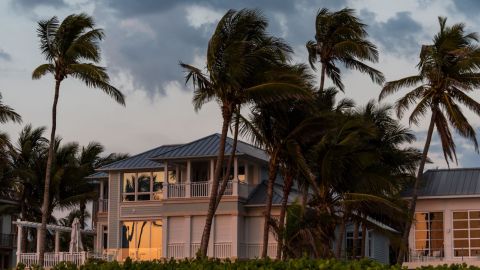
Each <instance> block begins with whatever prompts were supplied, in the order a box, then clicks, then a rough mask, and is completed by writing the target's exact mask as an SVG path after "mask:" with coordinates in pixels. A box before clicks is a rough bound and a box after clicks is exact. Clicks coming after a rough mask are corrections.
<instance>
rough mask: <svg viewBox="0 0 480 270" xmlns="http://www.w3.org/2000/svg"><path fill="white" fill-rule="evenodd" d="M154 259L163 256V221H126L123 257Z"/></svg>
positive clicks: (123, 236)
mask: <svg viewBox="0 0 480 270" xmlns="http://www.w3.org/2000/svg"><path fill="white" fill-rule="evenodd" d="M127 257H131V258H132V259H138V260H154V259H160V258H161V257H162V221H161V220H155V221H125V222H123V224H122V258H124V259H125V258H127Z"/></svg>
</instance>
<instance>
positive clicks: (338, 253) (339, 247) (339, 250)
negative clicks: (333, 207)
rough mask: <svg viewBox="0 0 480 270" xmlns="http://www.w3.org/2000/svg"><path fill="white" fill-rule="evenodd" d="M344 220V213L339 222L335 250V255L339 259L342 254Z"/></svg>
mask: <svg viewBox="0 0 480 270" xmlns="http://www.w3.org/2000/svg"><path fill="white" fill-rule="evenodd" d="M345 222H346V217H345V214H344V216H343V218H342V222H341V223H340V232H339V235H338V239H337V246H336V250H335V257H336V258H337V259H340V257H341V256H342V247H343V240H344V238H345V228H346V225H345Z"/></svg>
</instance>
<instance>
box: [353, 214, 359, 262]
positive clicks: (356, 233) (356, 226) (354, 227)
mask: <svg viewBox="0 0 480 270" xmlns="http://www.w3.org/2000/svg"><path fill="white" fill-rule="evenodd" d="M357 241H358V221H355V224H354V226H353V243H352V259H353V260H356V259H357Z"/></svg>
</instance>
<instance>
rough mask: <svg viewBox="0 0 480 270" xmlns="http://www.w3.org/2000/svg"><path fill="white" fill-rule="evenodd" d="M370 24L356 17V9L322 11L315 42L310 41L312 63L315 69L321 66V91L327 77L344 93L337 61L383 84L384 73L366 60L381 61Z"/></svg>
mask: <svg viewBox="0 0 480 270" xmlns="http://www.w3.org/2000/svg"><path fill="white" fill-rule="evenodd" d="M365 28H366V25H365V24H363V23H362V22H361V21H360V19H358V18H357V17H356V16H355V12H354V10H353V9H348V8H344V9H342V10H339V11H336V12H331V11H329V10H328V9H326V8H323V9H321V10H319V11H318V13H317V17H316V21H315V41H313V40H310V41H308V42H307V45H306V46H307V50H308V60H309V62H310V65H311V67H312V69H313V70H316V67H315V62H317V61H318V62H320V63H321V70H320V91H323V89H324V84H325V76H326V75H327V76H328V77H330V79H331V80H332V82H333V84H334V85H335V86H337V87H338V88H339V89H340V90H342V91H343V90H344V85H343V83H342V80H341V71H340V69H339V68H338V67H337V66H336V62H341V63H343V64H344V65H345V67H346V68H349V69H356V70H358V71H360V72H362V73H366V74H368V75H369V76H370V78H371V79H372V81H374V82H375V83H378V84H382V83H383V82H384V81H385V78H384V76H383V74H382V73H381V72H380V71H378V70H376V69H374V68H372V67H370V66H368V65H366V64H365V63H363V62H362V61H365V60H366V61H370V62H377V61H378V51H377V47H376V46H375V45H374V44H373V43H371V42H370V41H369V40H368V39H367V36H368V34H367V32H366V30H365Z"/></svg>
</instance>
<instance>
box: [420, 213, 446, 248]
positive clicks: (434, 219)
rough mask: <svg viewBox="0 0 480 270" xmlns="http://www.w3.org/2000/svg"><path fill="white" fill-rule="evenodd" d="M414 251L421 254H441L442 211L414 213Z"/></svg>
mask: <svg viewBox="0 0 480 270" xmlns="http://www.w3.org/2000/svg"><path fill="white" fill-rule="evenodd" d="M415 251H416V252H417V253H419V254H420V255H423V256H434V257H440V256H443V213H442V212H426V213H415Z"/></svg>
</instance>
